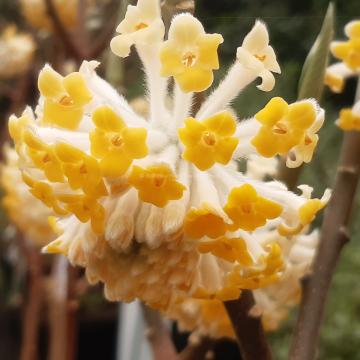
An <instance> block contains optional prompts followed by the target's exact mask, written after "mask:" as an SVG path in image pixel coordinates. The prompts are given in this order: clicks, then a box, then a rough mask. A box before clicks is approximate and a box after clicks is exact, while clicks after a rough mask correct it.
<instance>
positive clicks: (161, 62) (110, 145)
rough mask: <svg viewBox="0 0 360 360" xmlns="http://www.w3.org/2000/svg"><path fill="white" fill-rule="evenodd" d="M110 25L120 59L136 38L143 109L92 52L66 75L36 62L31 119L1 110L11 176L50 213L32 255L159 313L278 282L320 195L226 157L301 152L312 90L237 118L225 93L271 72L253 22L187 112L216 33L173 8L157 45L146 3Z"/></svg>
mask: <svg viewBox="0 0 360 360" xmlns="http://www.w3.org/2000/svg"><path fill="white" fill-rule="evenodd" d="M118 32H119V35H118V36H116V37H115V38H114V39H113V40H112V42H111V48H112V50H113V51H114V52H115V53H116V54H117V55H119V56H122V57H125V56H127V55H128V54H129V52H130V51H131V48H132V47H135V48H136V50H137V52H138V54H139V56H140V59H141V60H142V62H143V65H144V66H143V67H144V70H145V75H146V82H147V90H148V91H147V94H148V102H149V112H148V116H147V117H146V118H144V117H142V116H140V115H139V114H137V113H135V112H134V110H133V109H132V108H131V106H130V105H129V104H128V103H127V102H126V100H125V99H124V98H123V97H122V96H121V95H119V94H117V93H116V91H115V90H114V89H113V88H112V87H111V86H110V85H109V84H108V83H107V82H106V81H104V80H103V79H101V78H100V77H98V76H97V74H96V72H95V68H96V66H97V63H96V62H94V61H92V62H84V63H83V64H82V66H81V67H80V70H79V72H75V73H71V74H69V75H67V76H66V77H63V76H61V75H60V74H58V73H57V72H55V71H54V70H53V69H52V68H51V67H50V66H49V65H47V66H45V67H44V69H43V70H42V71H41V73H40V75H39V81H38V85H39V90H40V94H41V96H40V99H39V103H38V106H37V108H36V109H35V114H29V113H24V114H23V115H22V116H21V117H19V118H17V117H15V116H12V117H11V118H10V121H9V130H10V134H11V136H12V138H13V139H14V142H15V147H16V150H17V152H18V154H19V158H20V160H19V166H20V168H21V171H22V176H23V180H24V181H25V182H26V184H27V186H28V187H29V189H30V192H31V193H32V194H33V195H34V196H36V197H37V198H38V199H40V200H41V201H42V202H43V203H44V204H46V205H47V206H48V207H49V208H51V209H52V211H53V212H54V216H55V218H52V221H51V223H52V225H53V228H54V231H55V232H56V233H57V234H58V237H57V239H56V240H54V241H53V242H51V243H50V244H48V245H47V246H45V247H44V252H49V253H63V254H64V255H66V256H67V257H68V258H69V260H70V261H71V262H72V263H73V264H76V265H80V266H83V267H85V268H86V275H87V277H88V279H89V281H90V282H92V283H95V282H97V281H101V282H103V283H104V285H105V294H106V296H107V297H108V298H109V299H111V300H124V301H132V300H134V299H136V298H139V299H141V300H143V301H144V302H145V303H147V304H149V305H150V306H152V307H156V308H160V309H167V308H168V307H169V305H171V304H172V302H173V301H174V299H177V298H179V296H185V297H194V298H198V299H204V300H209V299H217V300H230V299H236V298H238V297H239V294H240V292H241V289H257V288H261V287H264V286H268V285H270V284H272V283H274V282H276V281H278V280H279V279H281V277H282V275H283V273H284V271H285V269H286V266H287V265H286V264H287V259H286V256H287V254H286V251H285V248H286V246H285V245H286V244H287V242H289V244H292V245H294V246H296V243H297V239H298V235H299V234H300V233H302V232H304V231H306V229H307V227H308V225H309V224H310V223H311V222H312V220H313V219H314V218H315V216H316V213H317V212H318V211H319V210H320V209H322V208H323V207H324V206H325V204H326V203H327V201H328V199H329V192H328V191H326V193H325V194H324V196H323V198H321V199H311V190H312V189H311V188H309V187H307V186H302V187H300V190H301V194H299V195H296V194H294V193H292V192H290V191H288V190H287V188H286V186H284V185H283V184H281V183H278V182H275V181H270V182H264V181H262V180H255V179H252V178H251V177H249V176H246V175H244V174H242V173H241V172H239V171H238V170H237V162H236V161H237V160H238V159H241V158H248V157H253V156H254V155H256V156H259V157H265V158H272V157H274V156H278V155H280V156H282V157H284V158H285V159H286V162H287V164H288V166H299V165H301V164H302V163H303V162H308V161H310V159H311V156H312V154H313V151H314V149H315V147H316V143H317V140H318V139H317V135H316V132H317V130H318V129H319V128H320V127H321V124H322V122H323V118H324V111H323V110H322V109H321V108H320V107H319V106H318V105H317V104H316V102H315V101H314V100H311V99H310V100H303V101H300V102H296V103H293V104H288V103H286V102H285V100H283V99H280V98H274V99H272V100H271V101H270V102H269V103H268V104H267V105H266V106H265V108H264V109H262V110H260V111H259V112H258V113H257V114H256V115H255V116H254V117H252V118H250V119H247V120H242V121H239V120H238V119H237V117H236V114H235V112H234V110H233V109H232V108H231V107H230V103H231V101H232V100H234V99H235V98H236V97H237V96H238V94H239V93H240V92H241V91H242V90H243V89H244V88H245V87H246V86H248V85H250V84H251V83H252V82H254V81H255V80H256V79H257V78H259V77H260V78H261V84H260V85H258V88H259V89H260V90H262V91H270V90H271V89H272V88H273V86H274V83H275V78H274V76H273V74H272V73H273V72H280V68H279V65H278V63H277V61H276V56H275V53H274V51H273V49H272V47H271V46H270V45H269V36H268V32H267V29H266V26H265V25H264V24H263V23H262V22H260V21H257V22H256V23H255V25H254V27H253V29H252V30H251V31H250V32H249V34H248V35H247V36H246V37H245V39H244V41H243V43H242V45H241V46H240V47H239V48H238V49H237V54H236V59H235V61H234V63H233V65H232V66H231V68H230V69H229V71H228V73H227V75H226V76H225V78H224V79H223V80H222V82H221V83H220V85H219V86H218V88H217V89H215V90H213V92H212V93H211V94H210V96H208V98H207V99H206V100H205V101H204V102H203V104H202V105H201V106H200V109H199V110H198V111H196V112H193V98H194V93H196V92H199V91H205V90H206V89H208V88H210V86H211V85H212V82H213V72H214V70H216V69H218V67H219V62H218V53H217V51H218V47H219V45H220V44H221V43H222V41H223V39H222V37H221V35H219V34H207V33H206V32H205V30H204V28H203V26H202V24H201V23H200V22H199V21H198V20H197V19H196V18H195V17H193V16H192V15H190V14H180V15H177V16H176V17H175V18H174V19H173V21H172V23H171V26H170V29H169V35H168V38H167V40H164V25H163V23H162V19H161V17H160V3H159V1H158V0H139V1H138V4H137V6H132V5H130V6H128V9H127V12H126V15H125V19H124V20H123V21H122V22H121V23H120V25H119V27H118ZM170 79H173V80H174V87H173V91H172V93H171V94H169V90H168V89H169V81H170ZM169 98H171V99H172V100H171V104H170V105H168V103H167V100H168V99H169ZM267 229H271V231H272V232H273V233H274V234H276V236H275V235H274V236H273V237H271V240H269V241H268V242H265V241H261V239H259V237H258V236H257V232H258V231H259V232H261V231H265V230H267ZM260 238H261V237H260ZM283 238H284V239H285V240H281V239H283ZM284 244H285V245H284Z"/></svg>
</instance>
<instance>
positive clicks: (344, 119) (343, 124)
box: [336, 108, 360, 131]
mask: <svg viewBox="0 0 360 360" xmlns="http://www.w3.org/2000/svg"><path fill="white" fill-rule="evenodd" d="M336 125H338V126H339V127H340V128H341V129H343V130H345V131H350V130H357V131H360V115H358V114H356V113H354V111H353V110H352V109H350V108H347V109H342V110H341V111H340V118H339V119H338V120H337V122H336Z"/></svg>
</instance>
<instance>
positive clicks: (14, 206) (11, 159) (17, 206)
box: [1, 146, 55, 246]
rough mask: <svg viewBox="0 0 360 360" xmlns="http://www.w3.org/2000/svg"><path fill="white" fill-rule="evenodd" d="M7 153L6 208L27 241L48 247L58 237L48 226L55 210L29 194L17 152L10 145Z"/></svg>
mask: <svg viewBox="0 0 360 360" xmlns="http://www.w3.org/2000/svg"><path fill="white" fill-rule="evenodd" d="M4 152H5V158H6V160H5V164H3V165H2V167H1V184H2V187H3V189H4V191H5V195H4V197H3V205H4V207H5V209H6V211H7V214H8V216H9V217H10V220H11V221H12V222H13V223H14V224H15V225H16V226H17V227H18V228H19V229H20V230H21V232H22V233H23V234H25V235H26V238H27V239H29V240H30V241H32V242H33V243H35V244H36V245H37V246H45V245H46V244H47V243H49V242H50V241H51V240H53V239H54V238H55V233H54V232H53V231H52V229H51V227H50V225H49V224H48V217H49V216H50V215H52V211H51V210H50V209H49V208H48V207H47V206H45V205H44V204H43V203H42V202H41V201H39V200H38V199H36V198H35V197H34V196H33V195H32V194H31V193H30V192H29V188H28V186H27V185H26V184H25V183H24V181H23V180H22V177H21V171H20V170H19V168H18V158H19V157H18V155H17V153H16V151H15V150H14V149H12V148H10V147H8V146H6V147H5V148H4ZM29 209H31V211H29Z"/></svg>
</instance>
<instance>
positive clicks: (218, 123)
mask: <svg viewBox="0 0 360 360" xmlns="http://www.w3.org/2000/svg"><path fill="white" fill-rule="evenodd" d="M235 130H236V121H235V118H234V117H233V116H232V115H231V114H230V113H229V112H226V111H224V112H222V113H219V114H217V115H215V116H213V117H210V118H208V119H206V120H204V121H202V122H200V121H197V120H196V119H194V118H188V119H186V120H185V127H184V128H181V129H179V138H180V140H181V141H182V143H183V144H184V145H185V151H184V152H183V154H182V157H183V158H184V159H185V160H188V161H191V162H192V163H193V164H194V165H195V166H196V167H197V168H198V169H200V170H203V171H204V170H207V169H209V168H211V167H212V166H213V165H214V164H215V163H220V164H223V165H226V164H227V163H228V162H229V161H230V160H231V157H232V155H233V153H234V151H235V148H236V146H237V145H238V143H239V140H238V139H237V138H235V137H233V136H232V135H234V133H235Z"/></svg>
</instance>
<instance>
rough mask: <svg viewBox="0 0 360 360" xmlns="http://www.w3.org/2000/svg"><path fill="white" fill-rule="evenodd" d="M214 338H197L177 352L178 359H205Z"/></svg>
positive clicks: (211, 347) (212, 346) (213, 342)
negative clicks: (196, 340) (197, 340)
mask: <svg viewBox="0 0 360 360" xmlns="http://www.w3.org/2000/svg"><path fill="white" fill-rule="evenodd" d="M214 345H215V340H212V339H210V338H207V337H203V338H201V339H199V342H196V343H195V344H189V345H187V346H186V348H185V349H184V350H183V351H182V352H181V353H180V354H179V356H178V358H179V360H200V359H206V354H207V353H208V352H209V351H211V350H212V349H213V348H214Z"/></svg>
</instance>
